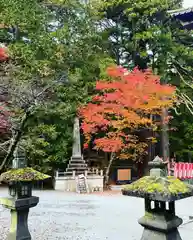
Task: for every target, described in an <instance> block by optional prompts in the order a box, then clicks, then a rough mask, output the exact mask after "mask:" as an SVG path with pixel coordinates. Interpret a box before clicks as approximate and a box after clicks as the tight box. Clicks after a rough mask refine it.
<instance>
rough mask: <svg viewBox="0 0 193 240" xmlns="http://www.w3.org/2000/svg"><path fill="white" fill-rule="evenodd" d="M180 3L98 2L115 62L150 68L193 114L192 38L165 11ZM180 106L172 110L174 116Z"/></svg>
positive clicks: (140, 0) (166, 129) (125, 0)
mask: <svg viewBox="0 0 193 240" xmlns="http://www.w3.org/2000/svg"><path fill="white" fill-rule="evenodd" d="M181 5H182V1H173V0H170V1H156V0H154V1H143V0H137V1H135V3H133V1H131V0H123V1H108V0H107V1H101V9H102V10H101V11H102V12H103V16H104V19H103V21H101V24H102V25H103V29H104V31H103V32H102V36H103V38H104V39H105V41H106V45H107V47H108V50H109V53H110V54H111V56H113V57H114V58H115V59H116V62H117V63H118V64H122V65H124V66H125V67H127V68H133V67H134V66H139V67H140V68H141V69H145V68H147V67H151V68H152V69H153V71H154V72H155V73H157V74H159V75H160V76H161V80H162V82H163V83H171V84H173V85H175V86H176V87H177V93H178V97H179V104H180V103H182V104H185V106H186V107H187V108H188V109H189V111H190V113H191V114H192V112H193V111H192V106H193V105H192V97H191V96H192V85H191V84H192V83H191V82H192V78H191V77H190V76H192V71H193V68H192V67H193V51H192V44H193V37H192V34H191V32H188V31H186V30H185V31H184V30H183V29H182V26H181V24H180V22H178V21H176V20H175V19H173V18H172V17H171V16H170V15H169V13H168V10H171V9H175V8H179V7H181ZM176 107H178V106H176ZM182 109H183V108H178V109H177V110H176V109H175V111H173V116H174V117H176V111H182ZM181 113H182V115H183V112H181ZM164 115H167V111H164V112H163V118H164V117H167V116H164ZM190 118H191V117H190V116H189V119H190ZM172 123H173V124H174V122H172ZM167 131H168V127H167V125H164V124H163V131H162V135H163V139H165V140H164V142H165V143H166V145H167V146H168V140H167V138H168V136H167ZM165 150H166V151H169V149H165ZM165 150H164V151H165ZM164 151H163V152H164ZM167 154H168V153H167ZM167 154H166V155H167Z"/></svg>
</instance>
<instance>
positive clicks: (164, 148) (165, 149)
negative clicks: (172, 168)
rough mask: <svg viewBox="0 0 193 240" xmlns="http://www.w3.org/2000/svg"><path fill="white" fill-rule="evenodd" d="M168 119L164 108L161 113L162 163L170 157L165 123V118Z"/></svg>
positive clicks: (166, 124)
mask: <svg viewBox="0 0 193 240" xmlns="http://www.w3.org/2000/svg"><path fill="white" fill-rule="evenodd" d="M167 117H168V110H167V109H166V108H164V109H163V111H162V154H163V159H164V161H167V160H168V159H169V157H170V150H169V136H168V130H169V127H168V123H166V122H165V118H167Z"/></svg>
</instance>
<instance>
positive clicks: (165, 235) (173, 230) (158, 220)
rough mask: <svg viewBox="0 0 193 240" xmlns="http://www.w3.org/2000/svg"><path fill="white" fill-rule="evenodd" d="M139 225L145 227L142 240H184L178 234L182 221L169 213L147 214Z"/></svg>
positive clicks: (140, 220)
mask: <svg viewBox="0 0 193 240" xmlns="http://www.w3.org/2000/svg"><path fill="white" fill-rule="evenodd" d="M139 224H141V225H142V226H143V227H144V231H143V235H142V238H141V240H155V239H156V240H182V238H181V237H180V234H179V232H178V227H179V226H180V225H181V224H182V219H181V218H179V217H177V216H175V215H172V214H169V213H168V212H165V213H164V212H163V213H161V212H159V213H155V212H153V213H152V212H147V213H146V215H145V216H144V217H142V218H141V219H139Z"/></svg>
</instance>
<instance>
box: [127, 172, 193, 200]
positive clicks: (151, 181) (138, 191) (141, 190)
mask: <svg viewBox="0 0 193 240" xmlns="http://www.w3.org/2000/svg"><path fill="white" fill-rule="evenodd" d="M122 194H123V195H127V196H133V197H139V198H148V199H150V200H154V201H163V202H173V201H176V200H180V199H183V198H187V197H190V196H192V195H193V187H192V186H191V185H188V184H186V183H184V182H182V181H180V180H179V179H177V178H175V177H156V176H146V177H143V178H140V179H139V180H137V181H135V182H133V183H132V184H129V185H125V187H123V189H122Z"/></svg>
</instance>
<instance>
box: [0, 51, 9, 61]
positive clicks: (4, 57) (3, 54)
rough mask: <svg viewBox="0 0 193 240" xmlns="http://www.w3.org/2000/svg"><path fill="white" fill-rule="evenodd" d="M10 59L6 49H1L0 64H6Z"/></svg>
mask: <svg viewBox="0 0 193 240" xmlns="http://www.w3.org/2000/svg"><path fill="white" fill-rule="evenodd" d="M8 59H9V55H8V53H7V48H6V47H0V62H4V61H6V60H8Z"/></svg>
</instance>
